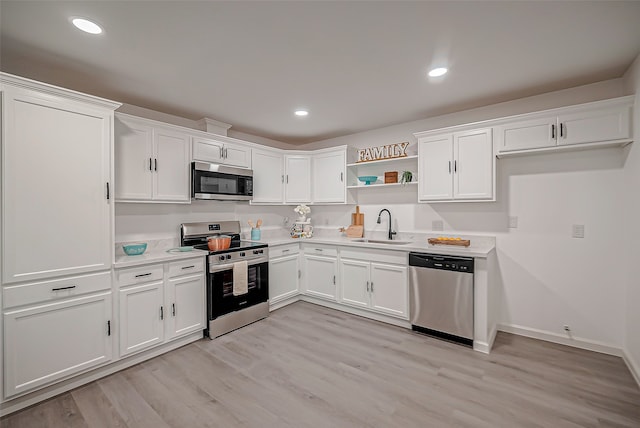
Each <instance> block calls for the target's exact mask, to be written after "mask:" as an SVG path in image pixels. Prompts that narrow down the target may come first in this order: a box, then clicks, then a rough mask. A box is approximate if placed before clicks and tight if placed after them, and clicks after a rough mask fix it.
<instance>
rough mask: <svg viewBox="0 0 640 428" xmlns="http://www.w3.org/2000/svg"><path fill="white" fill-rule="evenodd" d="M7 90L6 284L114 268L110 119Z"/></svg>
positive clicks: (32, 93) (72, 103)
mask: <svg viewBox="0 0 640 428" xmlns="http://www.w3.org/2000/svg"><path fill="white" fill-rule="evenodd" d="M4 91H5V92H4V94H3V102H4V105H3V107H4V108H3V111H2V114H3V120H2V125H3V138H2V149H3V153H2V167H1V168H0V169H1V170H2V179H1V180H0V182H1V186H2V189H1V190H0V193H2V198H3V200H4V201H5V202H4V203H3V204H2V218H3V219H2V221H3V227H2V233H3V235H4V236H3V237H2V246H3V248H2V279H3V282H4V283H10V282H15V281H31V280H34V279H38V278H50V277H56V276H64V275H71V274H75V273H81V272H90V271H98V270H106V269H111V254H112V252H113V245H112V243H111V205H110V203H111V201H110V200H107V183H108V182H109V181H110V177H111V167H110V165H111V139H112V129H113V113H112V112H111V111H107V110H105V109H101V108H97V107H93V106H90V105H87V104H84V103H82V102H79V101H69V100H66V99H62V98H58V97H55V96H53V95H46V96H45V95H42V94H40V93H38V92H36V91H32V90H27V89H15V88H11V87H5V88H4ZM34 226H35V227H34ZM43 234H44V235H43ZM34 243H37V255H36V254H34ZM61 245H63V246H64V249H65V250H64V251H61Z"/></svg>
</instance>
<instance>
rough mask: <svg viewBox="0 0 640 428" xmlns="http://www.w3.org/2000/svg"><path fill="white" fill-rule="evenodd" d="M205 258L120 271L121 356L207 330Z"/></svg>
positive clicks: (118, 272) (118, 280)
mask: <svg viewBox="0 0 640 428" xmlns="http://www.w3.org/2000/svg"><path fill="white" fill-rule="evenodd" d="M204 270H205V268H204V260H203V258H202V257H198V258H190V259H186V260H180V261H176V262H171V263H156V264H150V265H146V266H141V267H135V268H127V269H118V270H116V275H117V282H118V287H119V294H120V328H119V332H120V355H121V356H126V355H129V354H133V353H136V352H139V351H142V350H145V349H150V348H152V347H155V346H157V345H160V344H162V343H165V342H168V341H171V340H174V339H177V338H179V337H182V336H184V335H187V334H190V333H194V332H197V331H201V330H204V328H205V322H206V313H205V308H206V306H205V304H206V299H205V274H204Z"/></svg>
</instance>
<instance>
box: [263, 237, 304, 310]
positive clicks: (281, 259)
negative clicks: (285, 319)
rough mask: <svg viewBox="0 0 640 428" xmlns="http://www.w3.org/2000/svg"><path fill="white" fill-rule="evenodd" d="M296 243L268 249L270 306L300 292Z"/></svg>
mask: <svg viewBox="0 0 640 428" xmlns="http://www.w3.org/2000/svg"><path fill="white" fill-rule="evenodd" d="M300 273H301V272H300V262H299V254H298V244H293V245H286V246H278V247H275V248H270V249H269V304H270V305H271V306H273V305H276V304H278V303H280V302H283V301H285V300H287V299H290V298H292V297H295V296H297V295H298V294H299V293H300V288H299V282H298V279H299V277H300Z"/></svg>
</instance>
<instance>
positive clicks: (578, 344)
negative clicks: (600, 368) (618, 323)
mask: <svg viewBox="0 0 640 428" xmlns="http://www.w3.org/2000/svg"><path fill="white" fill-rule="evenodd" d="M498 330H499V331H503V332H505V333H512V334H517V335H518V336H525V337H531V338H533V339H540V340H544V341H547V342H552V343H558V344H560V345H567V346H572V347H574V348H580V349H586V350H587V351H594V352H600V353H602V354H607V355H615V356H616V357H622V356H623V350H622V349H621V348H618V347H616V346H612V345H610V344H607V343H602V342H598V341H595V340H588V339H582V338H579V337H574V338H573V339H571V338H568V337H564V336H562V335H559V334H556V333H551V332H548V331H544V330H538V329H534V328H529V327H523V326H519V325H513V324H499V325H498Z"/></svg>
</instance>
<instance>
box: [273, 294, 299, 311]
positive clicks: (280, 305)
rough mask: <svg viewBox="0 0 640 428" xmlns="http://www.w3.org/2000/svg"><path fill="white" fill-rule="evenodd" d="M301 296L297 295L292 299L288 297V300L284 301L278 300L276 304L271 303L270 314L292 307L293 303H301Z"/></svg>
mask: <svg viewBox="0 0 640 428" xmlns="http://www.w3.org/2000/svg"><path fill="white" fill-rule="evenodd" d="M301 297H302V296H301V295H300V294H296V295H295V296H291V297H287V298H286V299H282V300H278V301H276V302H274V303H271V302H269V312H273V311H275V310H276V309H280V308H283V307H285V306H287V305H290V304H292V303H295V302H297V301H299V300H300V299H301Z"/></svg>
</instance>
